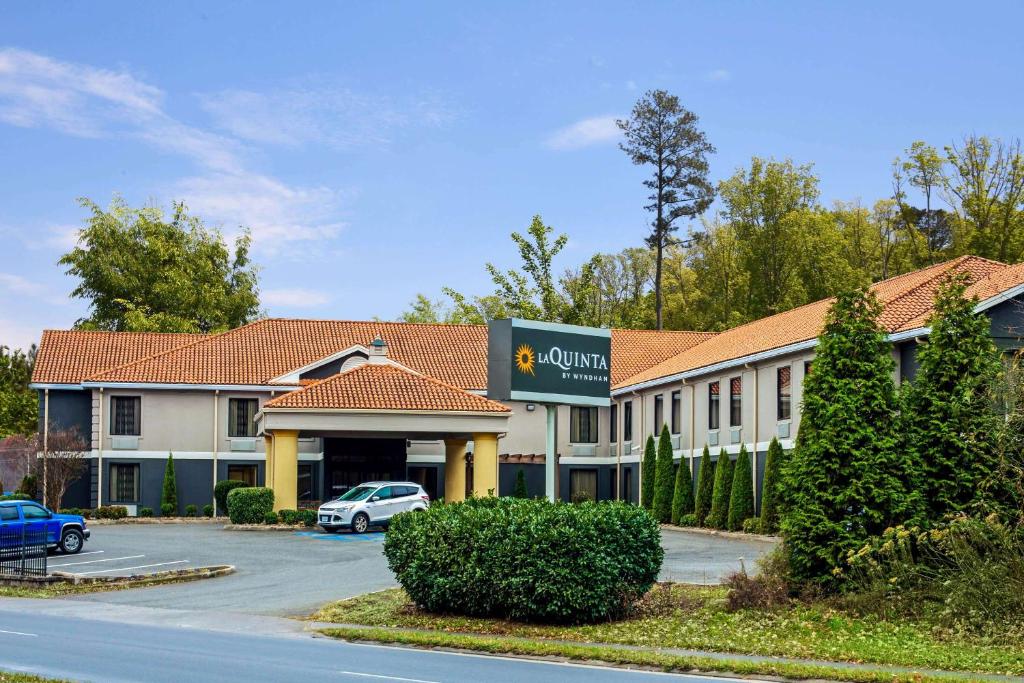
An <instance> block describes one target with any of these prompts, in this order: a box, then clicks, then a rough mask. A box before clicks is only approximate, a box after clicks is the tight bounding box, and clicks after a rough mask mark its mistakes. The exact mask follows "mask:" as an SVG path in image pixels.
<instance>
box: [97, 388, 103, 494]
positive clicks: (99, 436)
mask: <svg viewBox="0 0 1024 683" xmlns="http://www.w3.org/2000/svg"><path fill="white" fill-rule="evenodd" d="M99 413H100V424H99V431H98V432H97V435H96V437H97V442H96V507H103V387H100V410H99Z"/></svg>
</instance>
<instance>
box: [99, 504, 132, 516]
mask: <svg viewBox="0 0 1024 683" xmlns="http://www.w3.org/2000/svg"><path fill="white" fill-rule="evenodd" d="M127 516H128V508H126V507H125V506H123V505H103V506H102V507H98V508H96V518H97V519H124V518H125V517H127Z"/></svg>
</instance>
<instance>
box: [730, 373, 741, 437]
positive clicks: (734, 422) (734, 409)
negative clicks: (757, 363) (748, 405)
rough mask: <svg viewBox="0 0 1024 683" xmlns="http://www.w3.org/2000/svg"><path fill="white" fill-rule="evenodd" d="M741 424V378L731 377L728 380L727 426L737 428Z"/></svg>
mask: <svg viewBox="0 0 1024 683" xmlns="http://www.w3.org/2000/svg"><path fill="white" fill-rule="evenodd" d="M741 424H743V378H742V377H733V378H732V379H730V380H729V426H730V427H739V426H740V425H741Z"/></svg>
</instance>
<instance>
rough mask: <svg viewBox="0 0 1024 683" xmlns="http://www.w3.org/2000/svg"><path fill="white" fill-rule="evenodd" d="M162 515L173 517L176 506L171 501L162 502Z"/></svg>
mask: <svg viewBox="0 0 1024 683" xmlns="http://www.w3.org/2000/svg"><path fill="white" fill-rule="evenodd" d="M160 515H161V516H163V517H173V516H174V506H173V505H171V504H170V503H160Z"/></svg>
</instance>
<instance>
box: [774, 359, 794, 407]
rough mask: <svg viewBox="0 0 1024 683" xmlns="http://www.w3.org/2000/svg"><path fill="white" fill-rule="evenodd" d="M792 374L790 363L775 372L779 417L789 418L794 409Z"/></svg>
mask: <svg viewBox="0 0 1024 683" xmlns="http://www.w3.org/2000/svg"><path fill="white" fill-rule="evenodd" d="M791 375H792V368H790V367H789V366H788V365H784V366H782V367H781V368H779V369H778V370H776V372H775V376H776V380H777V383H778V388H777V390H776V397H777V403H778V407H777V411H776V412H777V413H778V419H780V420H788V419H789V418H790V414H791V411H792V406H793V402H792V396H793V394H792V388H791V382H790V378H791Z"/></svg>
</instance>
